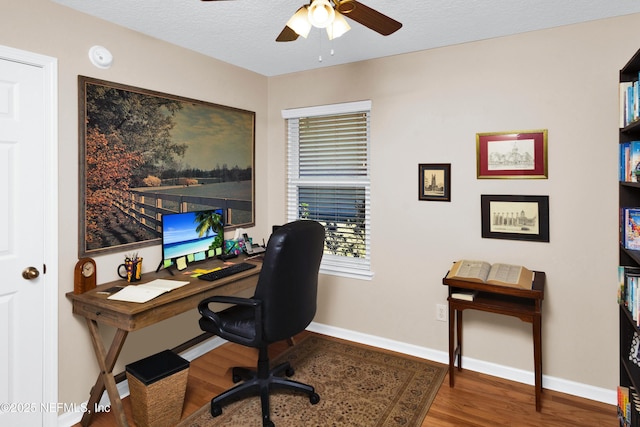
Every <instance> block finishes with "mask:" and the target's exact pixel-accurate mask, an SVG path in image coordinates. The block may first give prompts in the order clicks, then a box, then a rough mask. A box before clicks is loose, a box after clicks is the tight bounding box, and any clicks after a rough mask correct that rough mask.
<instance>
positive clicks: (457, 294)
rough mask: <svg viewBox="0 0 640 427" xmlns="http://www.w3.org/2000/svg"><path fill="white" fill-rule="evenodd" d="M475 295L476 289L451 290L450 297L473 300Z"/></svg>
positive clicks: (476, 293)
mask: <svg viewBox="0 0 640 427" xmlns="http://www.w3.org/2000/svg"><path fill="white" fill-rule="evenodd" d="M476 295H478V291H464V290H459V291H454V292H451V298H454V299H460V300H464V301H473V300H474V299H475V298H476Z"/></svg>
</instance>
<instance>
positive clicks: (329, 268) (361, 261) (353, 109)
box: [282, 100, 373, 280]
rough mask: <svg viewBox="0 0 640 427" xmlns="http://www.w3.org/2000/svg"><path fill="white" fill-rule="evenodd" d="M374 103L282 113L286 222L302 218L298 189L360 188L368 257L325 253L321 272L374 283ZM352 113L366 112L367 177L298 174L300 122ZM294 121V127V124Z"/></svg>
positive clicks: (356, 103) (321, 107) (342, 104)
mask: <svg viewBox="0 0 640 427" xmlns="http://www.w3.org/2000/svg"><path fill="white" fill-rule="evenodd" d="M371 105H372V103H371V101H370V100H366V101H356V102H345V103H340V104H329V105H320V106H313V107H302V108H292V109H285V110H282V117H283V118H284V119H285V123H286V131H287V146H286V147H287V156H286V173H287V176H286V184H287V186H286V192H287V194H286V205H287V212H286V215H287V221H294V220H296V219H298V218H299V215H298V212H299V202H298V190H297V189H298V187H304V186H317V187H320V188H322V187H323V186H324V187H336V188H337V187H341V186H342V187H358V188H362V189H364V193H365V208H364V212H365V218H364V224H365V236H364V245H365V256H364V257H361V258H360V257H349V256H343V255H336V254H328V253H326V252H325V254H324V255H323V257H322V263H321V266H320V272H321V273H325V274H331V275H336V276H343V277H350V278H356V279H363V280H371V279H372V278H373V271H372V270H371V162H370V159H371V124H370V121H371ZM353 113H366V114H367V119H366V122H367V123H366V134H367V137H366V165H367V166H366V174H365V175H364V176H339V177H329V176H325V175H321V176H316V177H313V178H310V177H305V178H301V177H300V175H299V166H300V163H299V162H300V159H299V136H300V134H299V133H297V132H296V129H297V123H298V119H301V118H307V117H314V116H329V115H342V114H345V115H346V114H353ZM292 120H295V126H294V125H292V123H293V122H292Z"/></svg>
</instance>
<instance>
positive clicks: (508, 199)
mask: <svg viewBox="0 0 640 427" xmlns="http://www.w3.org/2000/svg"><path fill="white" fill-rule="evenodd" d="M480 197H481V207H482V237H484V238H489V239H508V240H529V241H534V242H548V241H549V196H506V195H484V194H483V195H482V196H480Z"/></svg>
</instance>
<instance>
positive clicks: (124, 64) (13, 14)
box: [0, 0, 268, 403]
mask: <svg viewBox="0 0 640 427" xmlns="http://www.w3.org/2000/svg"><path fill="white" fill-rule="evenodd" d="M1 10H2V13H0V44H2V45H7V46H11V47H14V48H18V49H23V50H27V51H32V52H37V53H41V54H45V55H49V56H53V57H56V58H58V65H59V72H58V76H59V97H58V98H59V146H60V148H59V159H60V160H59V173H60V176H59V186H60V189H59V194H60V199H59V206H60V208H59V209H60V212H59V218H60V219H59V227H60V242H59V245H58V250H59V253H60V258H59V262H60V265H59V272H60V273H59V283H60V286H59V320H58V325H59V329H60V330H59V393H58V398H59V401H60V402H61V403H73V402H77V403H79V402H83V401H86V400H87V399H88V398H89V391H90V388H91V386H92V385H93V383H94V382H95V380H96V377H97V375H98V372H99V367H98V364H97V362H96V361H95V356H94V353H93V349H92V346H91V340H90V337H89V332H88V330H87V326H86V324H85V322H84V320H83V319H82V318H80V317H78V316H74V315H73V314H72V313H71V304H70V302H69V300H68V299H67V298H66V297H65V293H67V292H70V291H72V290H73V267H74V265H75V263H76V261H77V259H78V258H77V256H78V255H77V254H78V245H77V242H78V214H77V212H78V102H77V98H78V90H77V78H78V75H84V76H89V77H95V78H99V79H104V80H108V81H114V82H118V83H123V84H128V85H132V86H137V87H141V88H145V89H151V90H156V91H159V92H165V93H170V94H175V95H179V96H183V97H187V98H195V99H199V100H203V101H208V102H213V103H217V104H222V105H228V106H231V107H236V108H241V109H245V110H250V111H255V112H256V158H257V161H256V174H257V180H256V182H257V185H256V206H257V207H258V209H257V210H256V222H257V224H266V223H267V221H266V212H265V211H264V206H265V205H266V204H267V191H268V190H267V186H266V183H267V165H266V163H265V162H264V161H263V160H261V159H263V158H264V157H265V155H266V148H267V147H266V106H267V79H266V77H264V76H260V75H258V74H255V73H252V72H249V71H246V70H243V69H240V68H237V67H233V66H230V65H228V64H225V63H222V62H220V61H217V60H214V59H211V58H207V57H205V56H203V55H200V54H196V53H194V52H191V51H188V50H185V49H182V48H178V47H176V46H173V45H170V44H167V43H164V42H161V41H159V40H155V39H152V38H150V37H147V36H144V35H141V34H139V33H136V32H133V31H130V30H127V29H124V28H121V27H118V26H115V25H112V24H109V23H106V22H104V21H101V20H99V19H96V18H93V17H90V16H88V15H84V14H81V13H78V12H75V11H74V10H72V9H69V8H66V7H63V6H60V5H58V4H56V3H53V2H50V1H48V0H22V1H20V2H9V1H7V0H4V1H2V7H1ZM96 44H97V45H103V46H105V47H107V48H108V49H109V50H110V51H111V52H112V54H113V56H114V62H113V66H112V67H111V68H110V69H108V70H101V69H98V68H96V67H94V66H92V65H91V63H90V62H89V57H88V51H89V48H91V46H93V45H96ZM264 228H265V229H266V228H267V226H266V225H265V226H264ZM255 233H256V234H257V235H265V233H266V231H264V230H262V229H260V228H259V227H256V232H255ZM140 253H141V255H142V256H143V257H144V259H145V264H144V266H143V271H144V272H147V271H153V270H155V268H156V266H157V265H158V262H159V261H160V257H161V251H160V248H159V247H151V248H144V249H142V250H141V251H140ZM95 258H96V262H97V268H98V273H97V275H98V276H97V277H98V281H99V282H100V283H104V282H107V281H111V280H116V279H118V277H117V275H116V267H117V266H118V264H120V263H121V262H122V259H123V254H111V255H105V256H99V257H95ZM197 318H198V316H197V313H196V311H195V310H194V311H193V312H191V313H187V314H183V315H181V316H178V317H177V318H175V319H172V320H169V321H165V322H162V323H160V324H157V325H154V326H152V327H150V328H146V329H144V330H141V331H137V332H133V333H131V334H129V337H128V339H127V342H126V343H125V345H124V348H123V351H122V355H121V358H120V359H119V363H118V364H117V366H116V370H115V371H116V372H122V371H123V370H124V365H125V364H126V363H130V362H132V361H135V360H138V359H139V358H141V357H143V356H148V355H150V354H153V353H154V352H156V351H160V350H163V349H166V348H170V347H172V346H175V345H177V344H179V343H181V342H184V341H185V339H189V338H192V337H194V336H195V335H197V334H198V333H200V332H201V331H200V329H199V327H198V324H197ZM102 330H103V331H104V332H103V335H104V337H105V339H106V343H107V344H109V343H110V342H111V337H112V336H113V332H114V331H113V329H112V328H102Z"/></svg>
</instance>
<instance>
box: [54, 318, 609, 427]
mask: <svg viewBox="0 0 640 427" xmlns="http://www.w3.org/2000/svg"><path fill="white" fill-rule="evenodd" d="M307 329H308V330H309V331H311V332H316V333H319V334H323V335H328V336H331V337H335V338H340V339H344V340H347V341H353V342H357V343H360V344H365V345H369V346H372V347H378V348H382V349H385V350H390V351H395V352H398V353H403V354H408V355H410V356H415V357H420V358H422V359H427V360H432V361H434V362H439V363H444V364H448V363H449V354H448V353H447V352H444V351H439V350H433V349H430V348H427V347H420V346H417V345H414V344H407V343H404V342H400V341H395V340H391V339H388V338H382V337H378V336H375V335H369V334H363V333H361V332H356V331H351V330H349V329H343V328H337V327H334V326H329V325H324V324H322V323H315V322H312V323H311V324H310V325H309V327H308V328H307ZM226 342H227V341H226V340H224V339H222V338H220V337H212V338H209V339H207V340H205V341H203V342H202V343H200V344H198V345H196V346H194V347H192V348H190V349H188V350H186V351H184V352H182V353H180V356H182V357H184V358H185V359H186V360H188V361H192V360H194V359H196V358H198V357H200V356H202V355H203V354H205V353H208V352H209V351H211V350H213V349H215V348H217V347H219V346H221V345H222V344H224V343H226ZM463 366H464V368H465V369H468V370H470V371H475V372H480V373H483V374H487V375H492V376H494V377H499V378H504V379H506V380H509V381H515V382H519V383H523V384H529V385H533V383H534V373H533V372H532V371H525V370H521V369H515V368H510V367H508V366H502V365H497V364H495V363H490V362H485V361H482V360H477V359H470V358H467V357H463ZM542 384H543V386H544V388H545V389H548V390H554V391H559V392H561V393H566V394H570V395H573V396H578V397H582V398H585V399H590V400H595V401H598V402H603V403H607V404H610V405H615V404H616V399H617V395H616V391H615V390H608V389H604V388H601V387H594V386H591V385H588V384H582V383H578V382H575V381H569V380H565V379H562V378H556V377H551V376H548V375H543V377H542ZM117 385H118V392H119V393H120V397H121V398H125V397H126V396H128V395H129V383H128V382H127V381H126V380H124V381H121V382H119V383H118V384H117ZM86 404H87V402H86V401H85V402H84V405H86ZM100 405H104V406H107V405H109V396H108V395H107V393H106V392H105V393H103V395H102V399H100ZM81 418H82V414H81V413H80V414H78V413H75V412H70V413H64V414H62V415H60V416H59V417H58V425H59V426H63V427H71V426H73V425H74V424H76V423H78V422H80V420H81Z"/></svg>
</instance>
